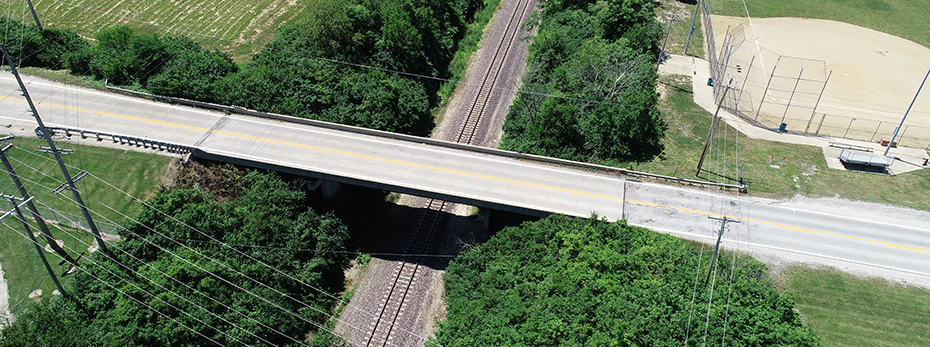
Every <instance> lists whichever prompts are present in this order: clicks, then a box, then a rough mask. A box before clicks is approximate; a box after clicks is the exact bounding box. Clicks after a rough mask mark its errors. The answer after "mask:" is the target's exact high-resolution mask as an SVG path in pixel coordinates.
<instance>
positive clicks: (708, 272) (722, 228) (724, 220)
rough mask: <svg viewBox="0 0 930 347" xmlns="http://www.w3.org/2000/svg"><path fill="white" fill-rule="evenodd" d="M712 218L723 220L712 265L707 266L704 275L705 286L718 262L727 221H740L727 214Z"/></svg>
mask: <svg viewBox="0 0 930 347" xmlns="http://www.w3.org/2000/svg"><path fill="white" fill-rule="evenodd" d="M710 218H711V219H716V220H719V221H721V223H720V230H718V231H717V245H716V246H714V256H713V257H712V258H710V267H709V268H707V277H704V286H705V287H706V286H707V281H710V274H711V273H712V272H713V271H714V265H715V264H716V263H717V252H719V251H720V240H721V239H722V238H723V232H724V231H725V230H726V227H727V223H739V221H738V220H733V219H728V218H727V216H723V218H716V217H710Z"/></svg>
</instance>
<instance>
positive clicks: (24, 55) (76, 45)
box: [0, 16, 90, 69]
mask: <svg viewBox="0 0 930 347" xmlns="http://www.w3.org/2000/svg"><path fill="white" fill-rule="evenodd" d="M0 28H3V30H2V31H0V37H2V40H3V41H0V43H4V44H5V43H9V46H7V49H8V50H9V51H10V56H11V57H12V58H13V61H14V62H20V64H21V65H24V66H36V67H44V68H50V69H61V68H63V67H64V65H65V60H67V59H68V57H69V56H70V55H72V54H73V53H74V52H78V51H81V50H82V49H84V48H85V47H88V46H90V43H88V42H87V40H85V39H84V38H82V37H80V36H78V34H77V32H74V31H70V30H63V29H58V28H45V30H39V28H38V27H36V26H35V25H32V24H30V25H23V23H21V22H19V21H17V20H15V19H11V18H9V17H6V16H0ZM3 64H6V61H4V62H3Z"/></svg>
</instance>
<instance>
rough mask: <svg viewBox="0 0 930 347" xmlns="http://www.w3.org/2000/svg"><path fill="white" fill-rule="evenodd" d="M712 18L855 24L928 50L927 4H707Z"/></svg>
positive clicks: (892, 0)
mask: <svg viewBox="0 0 930 347" xmlns="http://www.w3.org/2000/svg"><path fill="white" fill-rule="evenodd" d="M709 4H710V10H711V12H712V13H713V14H720V15H725V16H737V17H746V10H747V9H748V10H749V15H750V16H752V17H758V18H767V17H801V18H817V19H829V20H834V21H838V22H844V23H849V24H855V25H858V26H862V27H866V28H870V29H874V30H878V31H881V32H883V33H887V34H891V35H894V36H899V37H903V38H905V39H908V40H911V41H914V42H917V43H919V44H921V45H924V46H926V47H930V21H927V13H930V2H927V1H922V0H845V1H836V0H813V1H810V0H807V1H805V0H782V1H768V0H745V7H744V6H743V0H711V1H710V2H709Z"/></svg>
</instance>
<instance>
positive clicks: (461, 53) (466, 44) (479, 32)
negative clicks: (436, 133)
mask: <svg viewBox="0 0 930 347" xmlns="http://www.w3.org/2000/svg"><path fill="white" fill-rule="evenodd" d="M500 3H501V2H500V0H485V2H484V8H483V9H481V11H479V12H478V13H477V14H475V20H474V22H472V23H471V24H468V26H467V27H466V28H465V37H464V38H462V40H461V41H459V48H458V50H457V51H456V52H455V56H454V57H452V62H450V63H449V76H450V77H449V79H450V80H449V81H446V82H445V83H443V84H442V86H441V87H440V89H439V95H440V97H441V99H442V103H443V104H444V103H445V102H446V101H448V100H449V97H451V96H452V92H454V91H455V87H456V86H458V81H460V80H462V78H464V77H465V70H466V69H468V63H469V61H470V60H471V57H472V55H474V53H475V51H477V50H478V44H479V43H480V42H481V38H482V37H483V36H484V29H485V27H487V25H488V23H489V22H490V21H491V18H493V17H494V13H496V12H497V8H498V7H499V6H500Z"/></svg>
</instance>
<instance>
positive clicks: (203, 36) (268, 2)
mask: <svg viewBox="0 0 930 347" xmlns="http://www.w3.org/2000/svg"><path fill="white" fill-rule="evenodd" d="M311 1H312V0H288V1H281V0H277V1H273V0H207V1H195V0H178V1H157V0H137V1H122V0H63V1H54V0H33V1H32V2H33V4H34V5H35V7H36V12H37V13H38V14H39V19H40V20H41V21H42V24H43V25H45V26H54V27H59V28H70V29H73V30H77V31H78V33H80V34H81V35H82V36H85V37H89V38H92V37H94V34H95V33H96V32H97V31H99V30H100V29H102V28H106V27H110V26H113V25H120V24H126V25H129V26H131V27H133V28H135V29H139V30H141V31H142V32H150V33H159V34H160V35H174V36H181V35H183V36H187V37H190V38H191V39H193V40H195V41H197V42H200V44H201V45H203V46H204V47H206V48H209V49H220V50H222V51H225V52H229V53H231V54H232V55H233V57H234V59H235V60H237V61H244V60H247V59H248V58H249V57H250V56H251V55H252V54H253V53H255V52H258V51H259V50H261V48H262V47H264V45H265V44H266V43H268V42H271V40H272V39H273V38H274V36H275V34H277V32H278V28H279V27H280V26H281V24H282V23H284V22H287V21H289V20H291V19H294V18H295V17H297V16H298V15H299V14H300V13H301V12H302V11H303V10H304V9H306V7H307V4H308V3H310V2H311ZM24 3H25V2H24V1H16V0H3V2H0V9H2V12H3V15H10V16H11V17H12V18H16V19H19V20H23V19H25V21H26V22H27V23H32V22H33V20H32V16H31V15H30V14H29V11H28V9H26V10H25V13H23V11H24V8H23V4H24ZM24 15H25V18H23V16H24ZM170 28H175V29H177V30H174V29H170ZM234 41H235V42H244V43H248V45H241V44H238V43H235V42H234Z"/></svg>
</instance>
